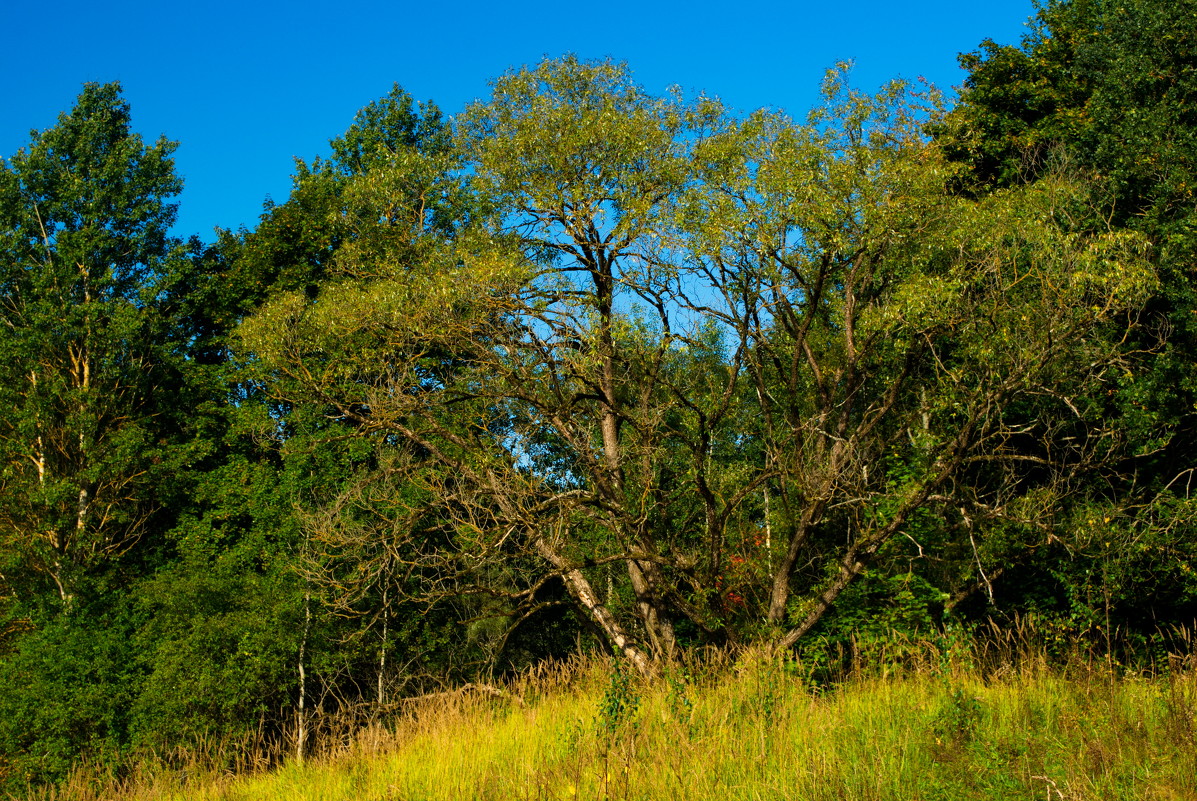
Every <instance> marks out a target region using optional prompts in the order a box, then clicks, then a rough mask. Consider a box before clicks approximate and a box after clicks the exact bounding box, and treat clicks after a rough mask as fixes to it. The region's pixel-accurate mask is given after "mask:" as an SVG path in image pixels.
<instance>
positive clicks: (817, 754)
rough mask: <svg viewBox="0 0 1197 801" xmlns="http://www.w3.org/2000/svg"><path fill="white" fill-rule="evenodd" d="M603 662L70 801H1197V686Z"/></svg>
mask: <svg viewBox="0 0 1197 801" xmlns="http://www.w3.org/2000/svg"><path fill="white" fill-rule="evenodd" d="M611 676H612V668H611V664H610V663H609V662H605V661H601V660H598V661H591V662H587V663H584V664H575V665H572V666H567V667H563V668H562V669H561V670H560V671H559V672H557V673H555V674H553V675H549V676H544V675H542V676H540V677H536V678H525V679H523V680H521V681H517V682H515V683H513V684H511V685H509V686H508V687H507V688H506V690H507V692H509V693H510V695H503V696H496V695H494V694H493V693H482V692H476V691H465V692H459V693H446V694H442V695H438V696H435V697H431V698H428V699H425V700H423V701H421V702H418V703H416V704H413V705H412V706H411V708H410V709H409V711H408V712H407V713H406V714H404V715H402V716H400V717H398V718H396V719H394V720H390V721H388V722H387V723H386V725H385V726H382V725H380V726H375V727H373V728H370V729H367V730H364V731H362V732H360V733H359V734H358V736H357V737H356V738H355V739H354V740H353V741H352V742H350V743H348V744H346V745H344V746H342V747H336V748H331V749H328V750H327V751H326V753H324V754H323V755H322V756H320V757H319V758H316V759H310V760H308V761H307V762H306V763H305V764H302V765H300V764H297V763H295V762H292V763H290V764H287V765H285V766H284V767H282V768H281V769H278V770H275V771H273V772H262V773H257V774H250V775H230V774H223V773H214V772H209V773H206V774H204V773H195V772H192V773H190V774H188V775H186V776H183V775H180V773H179V772H178V771H160V772H158V773H154V772H153V771H151V770H150V769H148V768H146V769H145V770H144V771H143V772H142V773H141V774H139V775H138V776H136V777H134V778H133V779H131V780H129V781H127V782H126V783H125V786H124V787H123V789H120V790H119V791H117V789H116V788H114V787H113V786H112V785H108V786H98V785H97V784H96V783H95V782H92V783H91V784H90V785H89V784H88V782H86V781H85V780H84V779H83V777H82V776H80V777H77V778H76V780H75V781H74V782H73V783H72V784H70V785H68V786H66V787H64V788H63V789H62V790H61V791H59V794H58V797H60V798H68V797H70V798H80V799H90V798H113V799H118V798H120V799H129V800H130V801H131V800H132V799H147V800H148V799H154V801H159V800H161V799H178V800H179V801H184V800H186V801H208V800H211V801H216V800H217V799H219V800H220V801H242V800H244V801H269V800H271V799H279V801H282V799H286V800H287V801H333V800H334V799H335V800H337V801H339V800H340V799H345V800H346V801H349V800H351V799H353V800H356V799H363V800H369V799H377V800H379V801H381V800H382V799H403V800H404V801H424V800H425V799H428V800H429V801H431V800H432V799H446V801H448V800H449V799H452V800H453V801H458V799H503V800H504V801H506V799H575V798H580V799H604V800H605V799H782V798H785V799H812V800H815V799H862V800H863V799H895V800H897V799H901V801H918V800H920V799H921V800H925V801H931V800H932V799H944V800H945V801H947V800H948V799H953V800H955V799H995V800H996V799H1002V800H1003V801H1005V799H1021V798H1026V799H1094V801H1097V800H1098V799H1100V800H1101V801H1106V800H1107V799H1197V722H1195V719H1194V715H1195V712H1197V674H1194V673H1193V672H1192V671H1187V672H1173V673H1171V674H1170V675H1168V676H1166V677H1161V678H1153V679H1146V678H1139V677H1135V676H1121V677H1117V678H1116V677H1114V676H1113V675H1112V674H1111V673H1110V672H1109V671H1107V670H1104V669H1103V668H1102V667H1101V666H1100V665H1099V666H1096V667H1088V666H1080V667H1075V666H1074V667H1071V668H1059V669H1049V668H1047V667H1044V666H1043V663H1042V662H1041V661H1035V660H1028V661H1027V662H1026V663H1025V664H1023V666H1022V667H1018V668H1014V667H1007V668H1005V669H1002V670H998V671H989V672H988V674H987V675H982V673H981V671H979V670H975V669H970V668H968V667H962V666H959V665H956V666H951V667H948V668H945V669H936V670H931V669H923V670H906V671H902V672H899V673H897V675H888V676H886V675H874V676H856V677H853V678H849V679H847V680H846V681H844V682H842V683H839V684H838V685H836V686H834V687H831V688H824V689H818V688H814V687H812V686H811V684H810V682H809V681H808V680H807V679H806V678H805V673H804V671H803V669H802V666H801V665H800V664H796V663H793V662H786V661H776V660H771V659H766V658H763V657H760V656H755V657H754V656H752V655H749V656H747V657H742V658H741V659H739V660H738V661H735V662H727V663H724V664H720V665H716V666H706V667H696V668H694V669H692V670H691V671H685V672H683V671H681V670H678V671H676V672H674V673H672V674H670V675H667V676H664V677H661V678H658V679H655V680H653V681H650V682H639V681H635V682H630V683H624V684H621V683H620V682H619V681H613V680H612V678H611Z"/></svg>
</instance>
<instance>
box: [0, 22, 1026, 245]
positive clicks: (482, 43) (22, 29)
mask: <svg viewBox="0 0 1197 801" xmlns="http://www.w3.org/2000/svg"><path fill="white" fill-rule="evenodd" d="M51 9H52V10H51ZM1033 11H1034V9H1033V6H1032V2H1031V0H991V2H979V3H963V2H958V0H957V1H956V2H948V1H947V0H925V1H924V2H894V1H893V0H891V1H890V2H882V1H881V0H862V2H857V3H843V2H841V3H836V2H826V0H824V1H823V2H818V3H816V2H807V1H806V0H798V1H797V2H790V3H784V2H758V1H756V0H744V1H742V2H735V1H734V0H733V1H732V2H721V3H713V2H707V1H706V0H699V2H689V3H674V2H668V3H666V2H651V0H640V2H635V1H634V0H633V1H629V0H614V1H613V2H553V3H549V2H543V0H535V2H525V3H519V4H514V3H513V4H504V3H493V4H491V3H485V4H484V3H480V2H475V1H474V0H466V2H456V3H447V4H445V5H436V4H435V3H430V2H427V0H424V2H409V0H397V1H396V2H390V3H386V2H373V1H371V2H352V0H350V1H349V2H342V3H319V4H317V3H313V2H309V0H291V1H289V2H277V1H276V0H266V1H265V2H261V1H258V0H241V1H240V2H230V1H229V0H210V2H202V1H201V2H197V3H194V4H186V3H165V2H150V0H137V1H135V2H134V1H131V0H114V1H113V2H108V3H96V2H86V3H85V2H81V1H80V0H65V2H60V3H57V4H54V5H53V6H49V7H46V6H43V7H41V8H40V9H39V8H37V6H36V4H34V3H19V4H17V3H13V4H9V5H8V6H7V8H6V9H5V10H4V11H3V12H0V25H2V26H3V28H4V29H5V32H6V33H5V36H4V47H3V48H0V76H3V78H4V83H5V86H6V90H5V97H4V100H3V104H2V105H0V155H4V156H8V155H11V154H12V153H14V152H16V150H17V149H18V148H19V147H22V146H24V145H26V144H27V143H28V141H29V131H30V129H32V128H37V129H44V128H46V127H49V126H51V125H53V124H54V121H55V119H56V117H57V115H58V113H59V112H60V111H64V110H66V109H68V108H69V107H70V106H71V104H72V103H73V101H74V99H75V96H76V95H77V94H78V93H79V90H80V86H81V84H82V83H83V82H85V81H101V82H105V81H113V80H119V81H120V82H121V83H122V84H123V86H124V90H125V96H126V97H127V98H128V99H129V101H130V103H131V104H132V107H133V121H134V127H135V128H136V129H137V130H138V131H139V132H140V133H141V134H142V135H143V136H145V137H146V138H147V139H154V138H157V136H158V135H159V134H166V136H167V137H169V138H171V139H173V140H176V141H178V142H179V143H180V147H179V149H178V151H177V154H176V165H177V169H178V171H179V173H180V174H181V175H182V176H183V178H184V180H185V182H186V188H185V190H184V192H183V194H182V196H181V198H180V203H181V206H180V214H179V224H178V226H177V227H176V232H177V233H178V234H180V235H187V234H191V233H198V234H200V235H201V236H203V237H204V238H205V239H211V238H212V230H213V228H214V227H215V226H221V227H229V228H236V227H237V226H240V225H247V226H251V227H252V226H253V225H254V224H255V223H256V220H257V217H258V214H259V213H260V211H261V206H262V201H263V199H264V198H265V197H266V196H267V195H271V196H273V197H274V198H275V199H276V200H279V201H281V200H284V199H285V198H286V196H287V192H288V190H289V187H290V176H291V173H292V171H293V164H294V158H295V157H297V156H298V157H301V158H304V159H311V158H312V157H313V156H316V155H320V154H323V153H325V152H326V151H327V145H328V140H329V139H330V138H332V137H334V136H337V135H338V134H340V133H342V132H343V131H344V130H345V128H347V127H348V125H349V124H350V122H351V121H352V119H353V115H354V114H355V113H356V111H357V110H358V109H359V108H361V107H362V106H364V105H366V104H367V103H369V102H370V101H371V100H374V99H376V98H378V97H381V96H382V95H384V94H385V93H386V92H387V91H388V90H389V89H390V87H391V85H392V84H393V83H395V82H398V83H399V84H401V85H402V86H403V87H404V88H406V89H407V90H408V91H409V92H410V93H411V94H412V95H413V96H415V97H416V98H417V99H419V100H429V99H430V100H433V101H435V102H436V103H437V104H438V105H440V107H441V108H442V109H443V110H444V111H445V112H446V113H449V114H452V113H454V112H456V111H458V110H460V109H461V108H462V107H463V106H464V105H465V104H466V103H468V102H469V101H471V100H473V99H474V98H477V97H483V96H485V95H486V93H487V83H488V81H490V80H491V79H493V78H494V77H496V76H498V75H501V74H502V73H503V72H505V71H506V70H508V69H509V68H511V67H513V66H518V65H522V64H530V63H535V62H537V61H539V60H541V58H543V57H544V56H546V55H547V56H558V55H561V54H563V53H575V54H577V55H578V56H580V57H582V58H606V57H612V58H615V59H617V60H621V61H626V62H628V64H629V65H630V66H631V68H632V70H633V71H634V73H635V75H636V77H637V79H638V80H639V82H640V83H641V84H642V85H643V86H644V87H645V88H646V89H648V90H649V91H651V92H660V91H663V90H664V89H665V88H666V87H668V86H670V85H673V84H677V85H679V86H681V87H683V88H684V89H686V90H692V91H695V92H697V91H705V92H706V93H708V94H711V95H717V96H719V97H721V98H722V99H723V100H724V101H726V102H728V103H729V104H730V105H732V106H733V107H736V108H738V109H742V110H745V111H747V110H752V109H756V108H760V107H762V106H769V107H772V108H779V109H784V110H786V111H788V112H790V113H792V114H795V115H803V114H804V113H805V111H806V110H807V109H808V108H809V107H810V106H811V104H812V103H814V102H815V100H816V99H817V93H818V86H819V81H820V79H821V77H822V75H823V73H824V72H825V70H826V69H827V68H828V67H830V66H832V65H833V64H834V63H835V62H837V61H839V60H848V59H851V60H853V61H854V62H855V64H856V67H855V70H854V72H853V82H854V84H855V85H857V86H859V87H860V88H864V89H873V88H876V87H877V86H879V85H880V84H881V83H883V82H884V81H886V80H888V79H890V78H894V77H903V78H910V79H913V78H917V77H919V76H924V77H926V78H927V79H929V80H931V81H932V82H934V83H935V84H936V85H937V86H939V87H940V88H942V89H945V90H949V89H951V88H952V87H954V86H956V85H957V84H959V83H960V82H961V80H962V78H963V73H962V72H961V71H960V70H959V68H958V67H957V65H956V54H957V53H958V52H960V51H962V50H973V49H975V48H976V47H977V45H978V44H979V43H980V41H981V40H982V39H984V38H986V37H989V38H993V39H996V40H997V41H999V42H1003V43H1016V42H1018V41H1019V39H1020V37H1021V36H1022V35H1023V33H1025V32H1026V27H1025V23H1026V20H1027V18H1028V17H1029V16H1030V15H1031V14H1032V13H1033Z"/></svg>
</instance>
